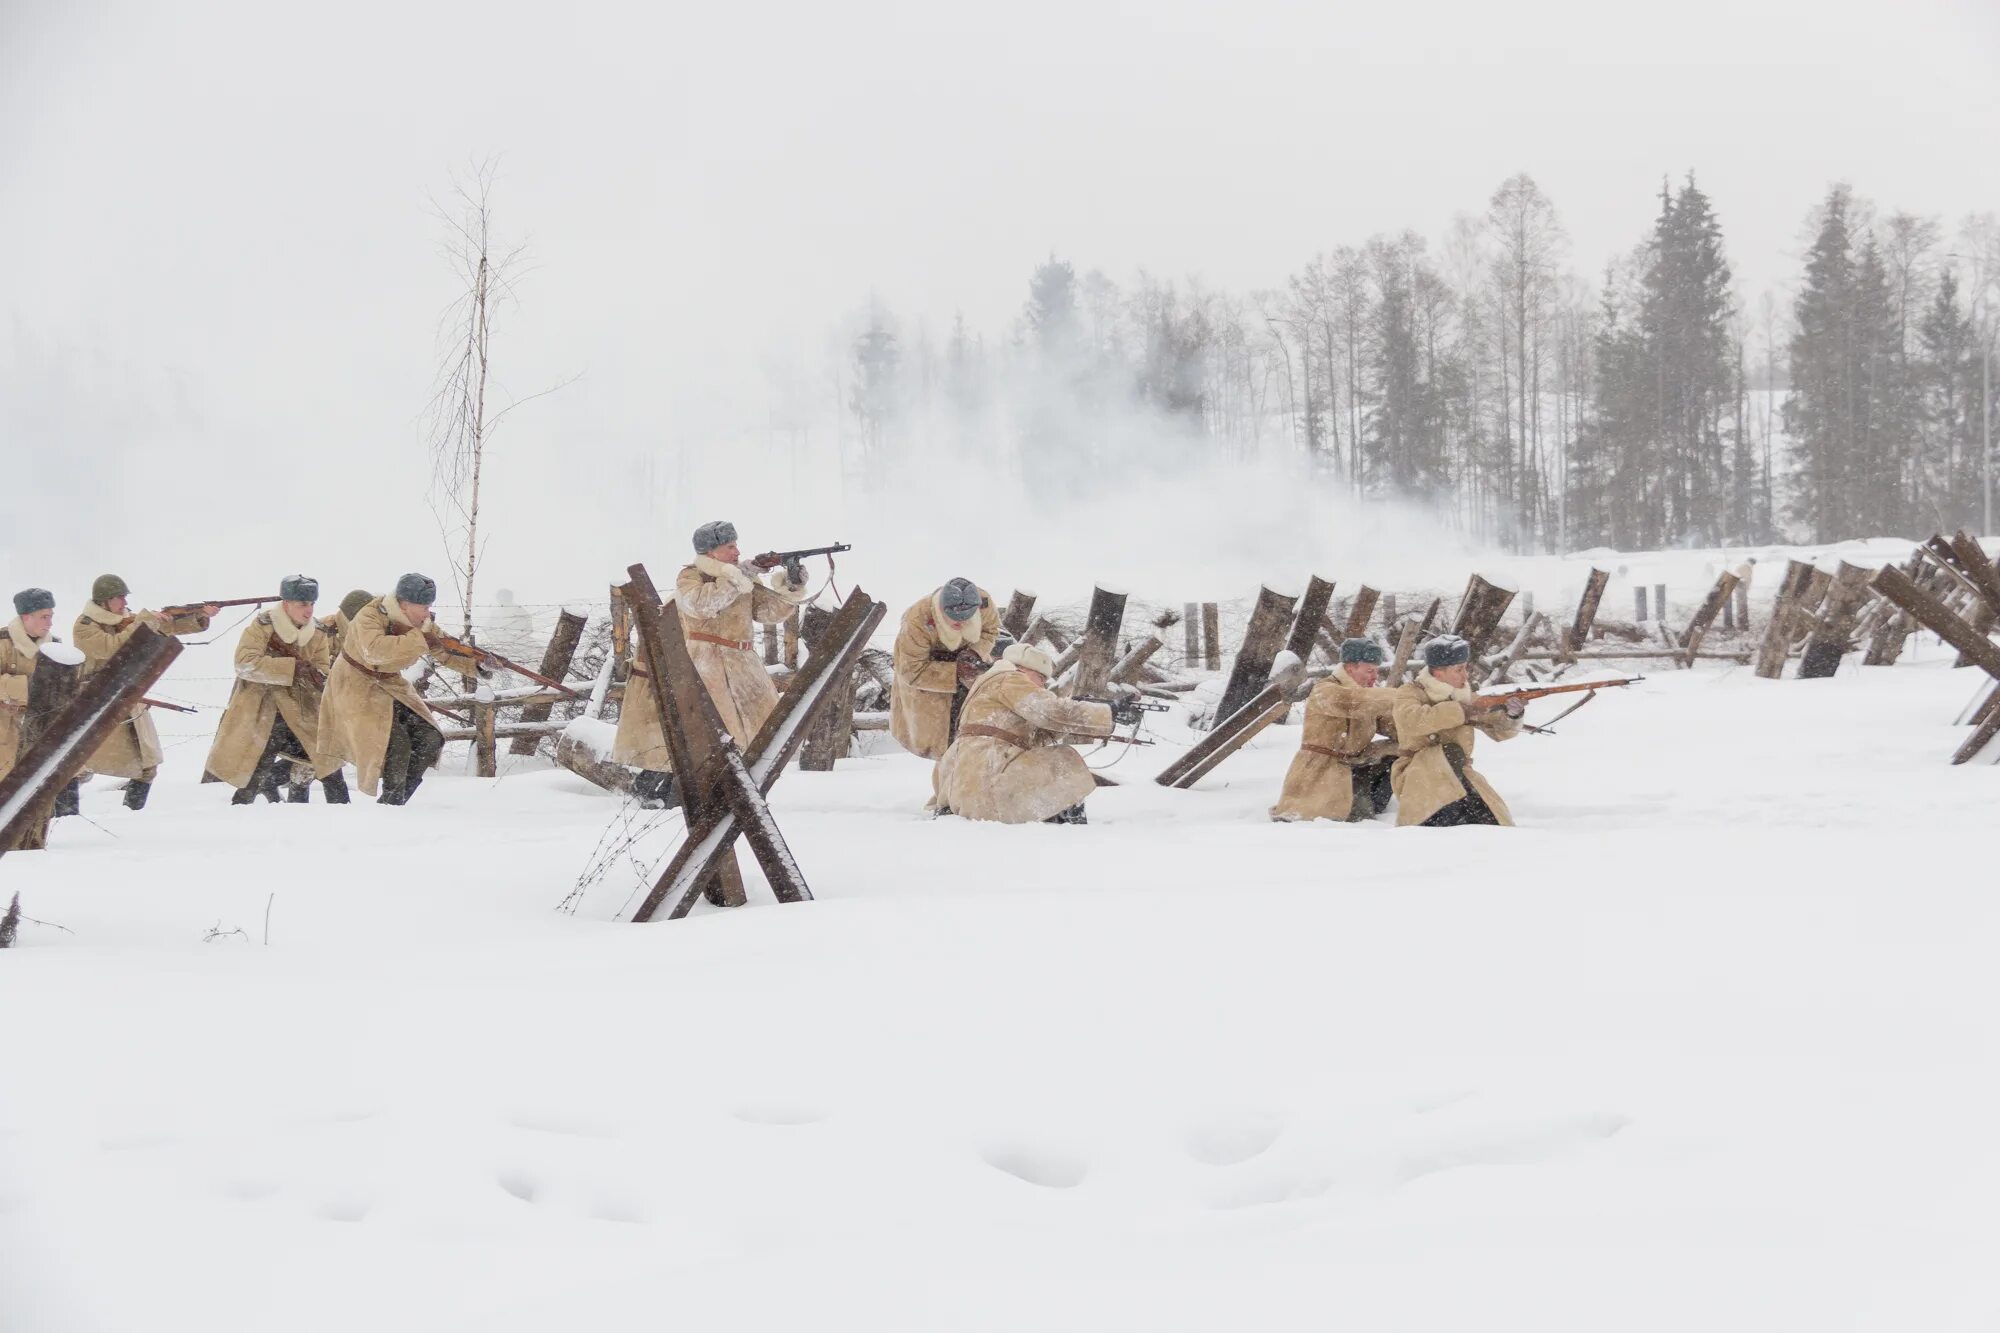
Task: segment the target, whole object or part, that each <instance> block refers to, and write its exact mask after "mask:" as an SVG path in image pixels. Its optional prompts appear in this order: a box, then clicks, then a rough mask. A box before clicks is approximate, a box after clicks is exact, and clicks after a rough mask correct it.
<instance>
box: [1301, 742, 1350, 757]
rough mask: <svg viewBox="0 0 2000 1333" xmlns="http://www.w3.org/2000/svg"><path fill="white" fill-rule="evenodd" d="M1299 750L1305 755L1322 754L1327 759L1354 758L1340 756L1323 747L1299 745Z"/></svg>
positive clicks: (1334, 751)
mask: <svg viewBox="0 0 2000 1333" xmlns="http://www.w3.org/2000/svg"><path fill="white" fill-rule="evenodd" d="M1299 748H1300V749H1301V750H1304V751H1305V752H1306V753H1307V754H1323V755H1325V756H1326V757H1327V758H1328V759H1352V758H1354V757H1355V756H1353V755H1345V754H1342V753H1341V752H1340V751H1338V750H1335V749H1332V748H1331V747H1329V746H1325V745H1301V746H1299Z"/></svg>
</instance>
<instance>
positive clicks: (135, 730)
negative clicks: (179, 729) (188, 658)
mask: <svg viewBox="0 0 2000 1333" xmlns="http://www.w3.org/2000/svg"><path fill="white" fill-rule="evenodd" d="M131 592H132V590H131V589H130V588H128V587H126V586H125V580H124V579H121V578H119V577H118V576H117V575H116V574H106V575H104V576H102V577H101V578H99V579H98V580H97V582H95V583H93V584H91V585H90V603H89V605H87V606H85V607H84V608H83V614H82V615H80V616H78V617H77V618H76V626H75V628H74V629H72V630H71V631H70V634H71V637H72V638H74V639H75V640H76V647H77V649H78V651H80V652H81V653H82V654H83V656H84V664H83V673H82V675H83V678H85V679H88V678H89V676H90V675H91V674H92V673H93V672H95V671H97V670H99V669H100V668H101V667H103V665H104V664H105V663H106V662H109V661H110V660H111V657H112V655H113V654H114V653H116V652H117V651H118V650H119V649H120V648H122V647H124V646H125V641H126V640H127V639H129V638H131V637H132V636H133V635H134V634H135V633H137V632H138V629H139V626H141V625H146V626H148V627H150V628H151V629H153V630H156V631H157V632H159V633H161V634H174V635H181V634H199V633H201V632H202V631H203V630H205V629H207V628H208V622H209V621H210V620H211V619H213V618H214V616H215V613H216V611H217V610H218V608H217V607H215V606H213V605H209V606H204V607H202V608H201V609H199V610H195V609H193V608H191V607H183V608H176V609H177V610H178V612H179V614H176V615H172V616H167V615H162V614H161V613H159V612H158V611H133V610H130V609H129V607H130V604H131V603H130V598H131ZM162 754H163V751H162V750H161V749H160V732H159V729H158V728H156V727H155V726H154V725H153V718H152V713H151V710H150V709H149V708H148V707H147V706H146V705H145V704H143V703H140V704H134V705H133V707H132V715H131V716H130V717H129V718H127V719H126V720H125V721H124V722H123V723H121V724H120V725H119V726H118V727H117V728H116V729H115V730H114V731H113V732H112V733H111V734H110V735H109V736H108V737H106V738H105V741H104V744H102V745H100V746H98V747H97V753H95V754H93V755H91V756H90V759H89V762H87V763H86V764H85V765H84V768H85V769H86V770H88V771H89V772H92V773H108V774H110V775H111V776H112V777H117V778H125V779H127V781H126V783H125V805H126V808H127V809H131V810H143V809H145V808H146V796H147V794H148V793H150V792H151V791H152V790H153V779H154V778H155V777H157V776H158V775H159V771H160V759H161V756H162Z"/></svg>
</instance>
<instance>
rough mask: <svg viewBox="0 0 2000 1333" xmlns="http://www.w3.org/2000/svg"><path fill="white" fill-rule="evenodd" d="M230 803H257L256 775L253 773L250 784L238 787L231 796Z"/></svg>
mask: <svg viewBox="0 0 2000 1333" xmlns="http://www.w3.org/2000/svg"><path fill="white" fill-rule="evenodd" d="M229 803H230V804H231V805H255V804H256V803H257V778H256V775H254V774H253V775H251V778H250V785H249V786H247V787H238V788H237V789H236V791H235V793H234V794H233V795H231V796H230V798H229Z"/></svg>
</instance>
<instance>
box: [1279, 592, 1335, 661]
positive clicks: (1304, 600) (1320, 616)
mask: <svg viewBox="0 0 2000 1333" xmlns="http://www.w3.org/2000/svg"><path fill="white" fill-rule="evenodd" d="M1332 598H1333V582H1332V580H1330V579H1323V578H1321V577H1320V576H1319V575H1317V574H1315V575H1313V576H1312V577H1311V578H1310V579H1308V580H1307V581H1306V594H1305V596H1303V597H1301V598H1299V605H1298V610H1297V612H1296V613H1295V614H1294V615H1293V617H1292V632H1291V634H1290V635H1289V636H1287V637H1286V639H1285V651H1286V652H1288V653H1290V654H1291V655H1292V656H1294V657H1296V658H1298V659H1299V661H1301V662H1305V661H1308V660H1310V659H1311V657H1312V650H1313V644H1314V643H1315V642H1317V641H1318V639H1319V636H1320V634H1321V633H1322V632H1330V631H1331V628H1332V626H1331V625H1330V623H1329V622H1328V620H1327V616H1326V604H1327V603H1328V602H1329V601H1331V600H1332ZM1334 660H1335V661H1338V660H1340V652H1339V649H1338V648H1336V649H1335V650H1334Z"/></svg>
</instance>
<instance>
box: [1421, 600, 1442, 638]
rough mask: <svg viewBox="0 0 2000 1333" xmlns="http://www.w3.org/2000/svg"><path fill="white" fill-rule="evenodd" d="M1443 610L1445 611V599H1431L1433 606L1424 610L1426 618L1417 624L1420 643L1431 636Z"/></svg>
mask: <svg viewBox="0 0 2000 1333" xmlns="http://www.w3.org/2000/svg"><path fill="white" fill-rule="evenodd" d="M1442 610H1444V598H1442V597H1433V598H1431V604H1430V605H1429V606H1427V607H1425V608H1424V618H1423V619H1422V620H1420V621H1418V622H1417V641H1418V642H1419V643H1421V642H1422V641H1423V640H1425V639H1428V638H1429V637H1430V636H1431V630H1432V629H1433V628H1434V627H1435V626H1436V625H1437V618H1438V612H1440V611H1442Z"/></svg>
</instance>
